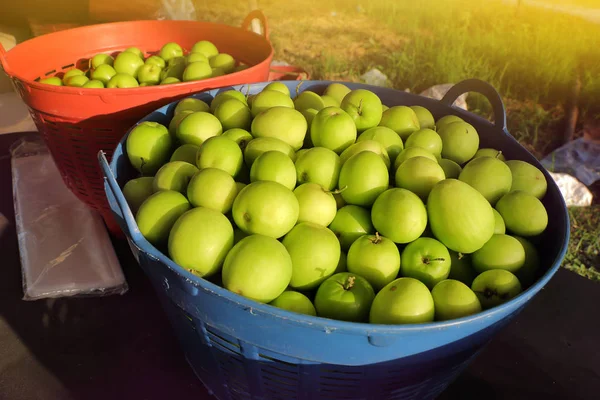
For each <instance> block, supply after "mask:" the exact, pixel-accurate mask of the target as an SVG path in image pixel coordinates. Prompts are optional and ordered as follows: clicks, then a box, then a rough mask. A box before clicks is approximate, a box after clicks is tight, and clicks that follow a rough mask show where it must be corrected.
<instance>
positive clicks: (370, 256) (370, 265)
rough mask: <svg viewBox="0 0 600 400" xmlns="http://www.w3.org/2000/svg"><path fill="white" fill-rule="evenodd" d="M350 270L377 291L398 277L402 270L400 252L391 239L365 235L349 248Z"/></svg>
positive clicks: (348, 267)
mask: <svg viewBox="0 0 600 400" xmlns="http://www.w3.org/2000/svg"><path fill="white" fill-rule="evenodd" d="M346 263H347V264H346V265H347V269H348V272H351V273H353V274H357V275H360V276H362V277H363V278H365V279H366V280H367V281H369V283H370V284H371V286H373V289H375V291H379V290H380V289H381V288H383V287H384V286H385V285H387V284H388V283H390V282H391V281H393V280H394V279H396V277H397V276H398V271H399V270H400V252H399V251H398V247H396V244H395V243H394V242H392V241H391V240H390V239H388V238H386V237H383V236H380V235H379V234H378V233H375V235H364V236H361V237H359V238H358V239H356V241H355V242H354V243H352V245H351V246H350V249H349V250H348V258H347V261H346Z"/></svg>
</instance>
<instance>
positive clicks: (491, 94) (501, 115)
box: [440, 78, 507, 132]
mask: <svg viewBox="0 0 600 400" xmlns="http://www.w3.org/2000/svg"><path fill="white" fill-rule="evenodd" d="M468 92H477V93H480V94H482V95H484V96H485V97H486V98H487V99H488V101H489V102H490V104H491V105H492V110H493V111H494V125H496V126H497V127H498V128H500V129H502V130H503V131H505V132H506V131H507V128H506V109H505V108H504V103H503V102H502V98H501V97H500V94H499V93H498V92H497V91H496V89H494V87H493V86H492V85H490V84H489V83H487V82H485V81H482V80H481V79H475V78H473V79H466V80H464V81H461V82H458V83H457V84H456V85H454V86H452V87H451V88H450V90H448V92H447V93H446V95H445V96H444V97H443V98H442V100H440V101H441V102H442V103H443V104H445V105H447V106H452V104H454V102H455V101H456V99H458V97H459V96H460V95H461V94H464V93H468Z"/></svg>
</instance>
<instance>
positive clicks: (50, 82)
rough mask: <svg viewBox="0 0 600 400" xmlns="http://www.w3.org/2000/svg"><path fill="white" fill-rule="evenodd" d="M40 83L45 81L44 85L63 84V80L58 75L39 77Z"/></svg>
mask: <svg viewBox="0 0 600 400" xmlns="http://www.w3.org/2000/svg"><path fill="white" fill-rule="evenodd" d="M40 83H45V84H46V85H53V86H63V82H62V80H61V79H60V78H59V77H58V76H52V77H50V78H46V79H40Z"/></svg>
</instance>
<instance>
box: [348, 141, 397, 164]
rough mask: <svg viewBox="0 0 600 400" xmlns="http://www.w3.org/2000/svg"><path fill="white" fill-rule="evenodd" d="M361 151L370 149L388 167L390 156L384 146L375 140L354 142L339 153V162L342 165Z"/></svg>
mask: <svg viewBox="0 0 600 400" xmlns="http://www.w3.org/2000/svg"><path fill="white" fill-rule="evenodd" d="M362 151H370V152H372V153H375V154H379V155H380V156H381V159H382V160H383V162H384V163H385V166H386V168H389V167H390V157H389V156H388V153H387V151H386V150H385V147H383V146H382V145H381V143H379V142H377V141H375V140H361V141H360V142H357V143H354V144H353V145H351V146H350V147H348V148H347V149H346V150H344V151H343V152H342V154H340V162H341V163H342V165H344V163H345V162H346V161H347V160H348V159H349V158H350V157H352V156H353V155H355V154H358V153H360V152H362Z"/></svg>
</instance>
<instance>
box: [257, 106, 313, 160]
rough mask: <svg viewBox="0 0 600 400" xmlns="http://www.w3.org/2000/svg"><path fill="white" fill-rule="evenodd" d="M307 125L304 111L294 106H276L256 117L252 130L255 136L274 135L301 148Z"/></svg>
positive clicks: (294, 146) (295, 147)
mask: <svg viewBox="0 0 600 400" xmlns="http://www.w3.org/2000/svg"><path fill="white" fill-rule="evenodd" d="M307 127H308V126H307V123H306V119H305V118H304V116H303V115H302V113H300V112H299V111H297V110H295V109H293V108H289V107H281V106H276V107H270V108H268V109H266V110H265V111H263V112H261V113H260V114H258V115H257V116H256V117H255V118H254V120H253V121H252V127H251V132H252V136H254V137H255V138H259V137H274V138H277V139H280V140H282V141H284V142H286V143H287V144H289V145H290V146H292V148H293V149H294V150H299V149H300V148H301V147H302V145H303V143H304V137H305V136H306V130H307Z"/></svg>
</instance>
